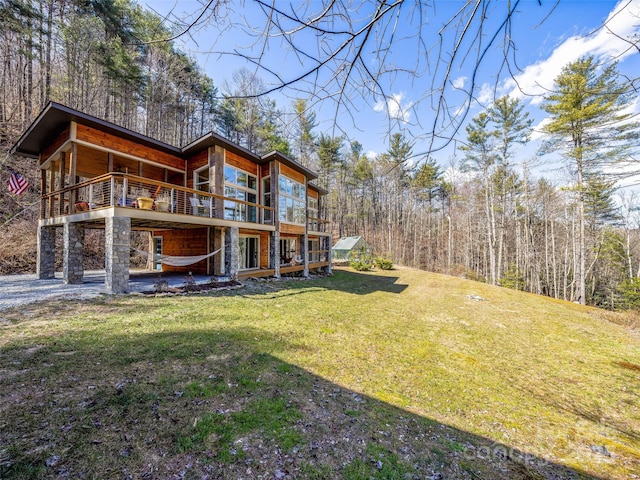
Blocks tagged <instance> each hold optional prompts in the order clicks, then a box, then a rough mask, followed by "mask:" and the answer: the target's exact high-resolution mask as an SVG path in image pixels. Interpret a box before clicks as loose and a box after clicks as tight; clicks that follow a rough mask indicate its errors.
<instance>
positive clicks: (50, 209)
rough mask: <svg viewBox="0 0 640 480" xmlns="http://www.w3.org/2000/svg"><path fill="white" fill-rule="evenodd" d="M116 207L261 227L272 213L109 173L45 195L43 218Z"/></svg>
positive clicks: (253, 205)
mask: <svg viewBox="0 0 640 480" xmlns="http://www.w3.org/2000/svg"><path fill="white" fill-rule="evenodd" d="M114 206H118V207H125V208H139V209H143V210H155V211H158V212H166V213H180V214H185V215H194V216H202V217H209V218H223V219H226V220H235V221H239V222H248V223H259V222H260V219H262V218H263V215H262V211H265V210H270V211H272V210H273V208H272V207H265V206H263V205H260V204H257V203H252V202H246V201H244V200H240V199H236V198H229V197H224V196H222V195H216V194H213V193H208V192H203V191H200V190H194V189H191V188H186V187H182V186H179V185H174V184H171V183H165V182H158V181H155V180H150V179H147V178H142V177H138V176H135V175H130V174H126V173H108V174H105V175H101V176H99V177H96V178H93V179H91V180H87V181H85V182H81V183H78V184H76V185H70V186H67V187H65V188H62V189H59V190H57V191H54V192H51V193H48V194H45V195H42V203H41V211H40V214H41V218H43V219H45V218H52V217H56V216H60V215H69V214H74V213H79V212H84V211H88V210H94V209H99V208H104V207H114ZM271 218H273V215H271Z"/></svg>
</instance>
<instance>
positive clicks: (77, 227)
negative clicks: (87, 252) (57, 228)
mask: <svg viewBox="0 0 640 480" xmlns="http://www.w3.org/2000/svg"><path fill="white" fill-rule="evenodd" d="M63 231H64V235H63V241H62V242H63V244H64V249H63V259H62V261H63V263H62V280H63V281H64V283H66V284H74V283H82V277H83V275H84V268H83V266H82V256H83V254H84V227H83V226H82V225H81V224H79V223H75V222H70V223H65V224H64V227H63Z"/></svg>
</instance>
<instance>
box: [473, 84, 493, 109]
mask: <svg viewBox="0 0 640 480" xmlns="http://www.w3.org/2000/svg"><path fill="white" fill-rule="evenodd" d="M493 94H494V88H493V86H492V85H489V84H488V83H483V84H482V87H480V91H479V92H478V95H477V96H476V100H477V101H478V103H479V104H480V105H482V106H487V105H489V104H490V103H493Z"/></svg>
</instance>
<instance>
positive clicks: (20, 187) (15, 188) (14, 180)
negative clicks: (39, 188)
mask: <svg viewBox="0 0 640 480" xmlns="http://www.w3.org/2000/svg"><path fill="white" fill-rule="evenodd" d="M7 168H8V169H9V172H10V173H11V175H10V176H9V190H11V192H13V193H15V194H16V195H22V194H23V193H24V192H25V190H26V189H27V188H28V187H29V182H27V181H26V180H25V179H24V177H23V176H22V175H20V174H19V173H18V172H16V171H14V170H12V169H11V168H9V167H7Z"/></svg>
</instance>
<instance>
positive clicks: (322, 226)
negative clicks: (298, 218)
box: [307, 217, 330, 232]
mask: <svg viewBox="0 0 640 480" xmlns="http://www.w3.org/2000/svg"><path fill="white" fill-rule="evenodd" d="M329 223H330V222H329V220H323V219H321V218H314V217H308V218H307V230H309V231H310V232H328V231H329Z"/></svg>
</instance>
